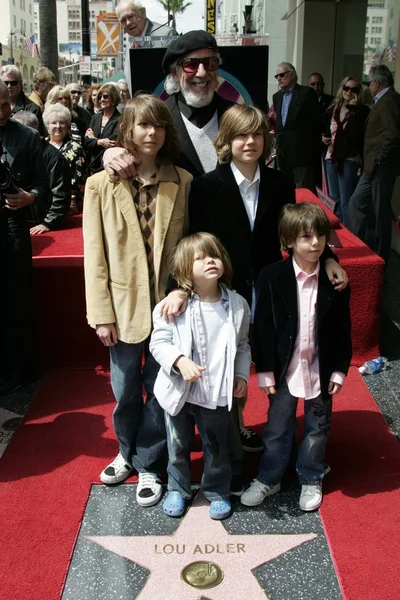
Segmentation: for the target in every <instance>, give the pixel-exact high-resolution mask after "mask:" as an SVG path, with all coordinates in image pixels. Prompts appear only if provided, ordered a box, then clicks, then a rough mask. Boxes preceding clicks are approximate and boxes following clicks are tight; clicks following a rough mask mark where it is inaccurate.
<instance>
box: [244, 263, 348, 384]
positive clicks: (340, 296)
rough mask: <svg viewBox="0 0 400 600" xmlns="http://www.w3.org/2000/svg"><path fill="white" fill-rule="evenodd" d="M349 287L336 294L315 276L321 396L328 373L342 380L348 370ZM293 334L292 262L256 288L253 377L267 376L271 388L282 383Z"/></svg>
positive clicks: (266, 272)
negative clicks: (338, 373)
mask: <svg viewBox="0 0 400 600" xmlns="http://www.w3.org/2000/svg"><path fill="white" fill-rule="evenodd" d="M349 300H350V287H349V286H347V287H346V289H345V290H343V291H341V292H336V291H335V290H334V288H333V286H332V284H331V283H330V281H329V279H328V277H327V275H326V272H325V269H324V268H322V265H321V269H320V271H319V278H318V297H317V311H316V312H317V323H316V327H317V331H316V337H317V342H318V355H319V369H320V382H321V391H322V392H324V393H327V391H328V385H329V379H330V376H331V375H332V373H333V372H334V371H341V372H342V373H345V374H347V371H348V369H349V366H350V360H351V354H352V346H351V321H350V307H349ZM297 333H298V304H297V282H296V276H295V273H294V269H293V263H292V258H291V257H289V258H288V259H286V260H284V261H280V262H279V263H276V264H274V265H269V266H267V267H265V269H263V270H262V272H261V274H260V277H259V278H258V281H257V285H256V310H255V316H254V354H253V356H254V360H255V363H256V371H257V373H264V372H268V371H273V372H274V375H275V380H276V384H277V385H279V384H280V383H282V381H283V380H284V377H285V375H286V371H287V369H288V366H289V362H290V359H291V358H292V355H293V349H294V344H295V341H296V338H297Z"/></svg>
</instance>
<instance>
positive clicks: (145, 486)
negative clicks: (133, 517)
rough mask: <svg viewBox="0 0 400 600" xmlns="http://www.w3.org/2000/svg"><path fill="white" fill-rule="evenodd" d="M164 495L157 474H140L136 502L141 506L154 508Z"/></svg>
mask: <svg viewBox="0 0 400 600" xmlns="http://www.w3.org/2000/svg"><path fill="white" fill-rule="evenodd" d="M161 494H162V485H161V480H160V478H159V476H158V475H157V474H156V473H139V481H138V486H137V489H136V500H137V503H138V504H139V506H154V504H157V502H158V501H159V499H160V498H161Z"/></svg>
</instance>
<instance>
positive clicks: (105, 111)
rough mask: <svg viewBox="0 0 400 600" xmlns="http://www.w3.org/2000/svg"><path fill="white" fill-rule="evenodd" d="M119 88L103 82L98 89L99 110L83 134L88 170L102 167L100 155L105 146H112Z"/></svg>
mask: <svg viewBox="0 0 400 600" xmlns="http://www.w3.org/2000/svg"><path fill="white" fill-rule="evenodd" d="M119 102H120V96H119V90H118V88H117V86H115V85H114V84H113V83H105V84H104V85H102V86H101V88H100V89H99V93H98V96H97V103H98V105H99V108H100V111H99V112H98V113H96V114H95V115H93V117H92V119H91V121H90V126H89V129H88V130H87V131H86V134H85V150H86V152H87V154H88V162H89V170H90V172H91V173H92V174H93V173H97V172H98V171H101V170H102V169H103V164H102V156H103V153H104V151H105V149H106V148H114V147H115V145H116V139H117V135H118V124H119V120H120V117H121V114H120V112H119V111H118V110H117V106H118V104H119Z"/></svg>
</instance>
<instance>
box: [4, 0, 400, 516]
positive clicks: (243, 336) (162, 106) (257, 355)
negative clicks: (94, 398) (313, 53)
mask: <svg viewBox="0 0 400 600" xmlns="http://www.w3.org/2000/svg"><path fill="white" fill-rule="evenodd" d="M118 14H119V17H120V19H121V23H122V25H123V26H124V28H125V29H126V31H128V32H130V29H131V30H132V31H133V28H134V26H135V27H136V28H137V27H138V26H139V25H138V24H140V25H141V27H142V28H141V32H143V31H145V30H146V27H149V23H151V22H149V21H148V19H147V18H146V13H145V9H144V8H143V7H141V6H139V5H138V3H137V2H136V3H135V5H133V6H132V2H130V1H128V0H122V2H121V3H120V5H119V11H118ZM154 25H157V24H154V23H151V26H152V27H154ZM141 34H142V33H139V34H138V33H137V32H136V29H135V32H134V33H132V35H141ZM221 61H222V57H221V53H220V50H219V48H218V46H217V44H216V41H215V38H214V37H213V36H212V35H210V34H208V33H206V32H205V31H191V32H188V33H186V34H184V35H182V36H180V37H178V38H176V39H174V40H173V41H170V43H168V46H167V49H166V52H165V55H164V58H163V61H162V68H163V71H164V73H165V75H166V79H165V89H166V92H167V93H168V96H169V97H168V99H167V100H166V101H165V102H164V101H162V100H160V99H159V98H156V97H155V96H153V95H151V94H149V93H143V92H142V93H138V94H136V95H135V96H134V97H133V98H132V99H129V95H130V94H129V90H128V86H127V82H126V81H121V82H119V83H118V85H115V84H112V83H105V84H103V85H101V86H99V85H97V84H95V85H93V86H91V88H89V89H88V90H87V92H86V102H85V104H86V107H87V108H86V107H85V106H82V103H81V102H80V100H81V96H82V90H81V88H80V86H79V85H78V84H76V83H71V84H69V85H68V86H67V87H62V86H58V85H55V81H54V76H53V74H52V73H51V72H50V71H48V70H47V69H42V70H41V69H39V71H38V73H37V74H36V75H35V86H34V87H35V89H34V92H33V93H32V94H31V96H30V98H27V97H26V96H25V94H24V92H23V87H22V78H21V74H20V72H19V71H18V69H16V68H15V67H13V66H7V67H3V69H2V71H1V81H0V141H1V142H2V145H3V148H4V149H5V155H4V156H5V159H6V161H7V163H8V164H9V165H10V167H11V169H12V171H13V174H14V180H13V183H12V186H11V188H8V189H6V190H3V191H2V194H1V196H2V206H1V210H0V227H1V229H2V236H1V244H2V253H1V260H2V262H3V263H4V264H3V265H2V266H3V267H4V271H3V272H4V273H5V274H6V277H5V280H4V281H3V285H5V290H7V293H5V294H2V295H1V302H2V303H3V305H4V306H3V308H4V310H5V311H7V312H6V314H7V315H9V314H10V315H11V318H10V319H9V320H8V322H7V325H6V327H8V328H9V331H10V334H11V331H12V335H10V338H12V339H13V343H12V345H13V348H12V349H11V351H9V350H10V349H9V348H8V349H7V350H8V352H7V356H6V355H4V356H1V362H0V368H1V372H0V375H1V383H0V393H1V392H3V393H4V392H7V391H10V390H13V389H16V387H17V386H18V385H20V384H21V383H24V382H25V381H27V380H29V378H30V377H32V374H33V371H34V369H35V364H34V361H33V358H32V348H31V346H32V340H33V333H32V334H30V333H29V327H27V319H29V311H27V310H25V309H26V305H27V304H29V303H31V304H32V302H31V300H32V292H31V288H30V282H31V276H32V265H31V247H30V235H29V232H30V233H31V234H39V233H44V232H45V231H49V230H51V229H53V228H56V227H60V226H61V224H62V220H63V218H64V217H65V215H66V214H67V213H68V212H72V213H74V212H77V211H80V210H83V233H84V266H85V285H86V302H87V319H88V323H89V325H90V326H91V327H93V328H94V329H95V331H96V334H97V336H98V338H99V340H100V342H101V343H103V344H104V346H106V347H108V348H109V352H110V364H111V385H112V389H113V393H114V396H115V399H116V406H115V409H114V412H113V425H114V430H115V435H116V437H117V440H118V454H117V456H116V458H115V459H114V460H113V461H112V462H111V463H110V464H109V465H107V466H106V467H105V469H104V470H103V471H102V473H101V474H100V479H101V481H102V482H103V483H105V484H109V485H113V484H117V483H120V482H122V481H124V480H125V479H127V477H129V476H130V474H131V473H132V472H133V471H134V470H135V471H137V473H138V475H139V480H138V486H137V493H136V498H137V502H138V503H139V504H140V505H141V506H144V507H146V506H152V505H154V504H156V503H157V502H158V501H159V500H160V498H161V495H162V485H161V474H162V473H163V472H164V471H165V470H166V471H167V473H168V489H169V493H168V495H167V497H166V499H165V501H164V505H163V509H164V512H165V514H166V515H169V516H180V515H182V514H183V512H184V510H185V506H186V502H187V500H188V499H189V498H190V497H191V486H190V451H191V447H192V441H193V436H194V425H195V424H196V425H197V427H198V430H199V433H200V436H201V439H202V444H203V452H204V463H205V466H204V474H203V478H202V483H201V487H202V490H203V492H204V494H205V496H206V497H207V498H208V499H209V500H210V516H211V517H212V518H214V519H223V518H225V517H226V516H228V515H229V514H230V513H231V503H230V500H229V498H230V496H231V495H232V494H233V495H237V496H240V497H241V501H242V503H243V504H244V505H247V506H255V505H258V504H260V503H262V502H263V500H264V499H265V498H266V497H267V496H269V495H271V494H274V493H276V492H278V491H279V490H280V482H281V479H282V476H283V473H284V471H285V469H286V467H287V466H288V464H289V460H290V457H291V456H292V455H293V452H294V451H295V450H297V459H296V471H297V474H298V478H299V481H300V484H301V495H300V501H299V502H300V508H301V509H302V510H305V511H310V510H315V509H316V508H318V507H319V506H320V504H321V502H322V481H323V478H324V475H325V473H326V465H325V449H326V441H327V436H328V433H329V429H330V416H331V410H332V396H334V395H335V394H337V393H338V392H339V391H340V389H341V387H342V386H343V384H344V381H345V377H346V374H347V370H348V367H349V364H350V359H351V337H350V314H349V293H350V292H349V286H348V281H347V275H346V273H345V271H344V270H343V269H342V268H341V267H340V265H339V264H338V261H337V257H336V256H335V254H334V253H333V251H332V250H331V248H330V247H329V245H328V241H329V222H328V219H327V217H326V215H325V213H324V211H323V210H322V209H320V208H319V207H318V206H317V205H315V204H313V203H302V204H299V205H296V203H295V188H296V187H307V188H309V189H310V190H312V191H315V186H316V185H317V184H318V183H320V177H321V171H320V166H321V163H322V161H323V163H324V165H325V167H326V177H327V182H328V189H329V192H330V195H331V196H332V198H333V199H334V200H335V201H336V212H337V215H338V217H339V218H340V219H341V220H342V221H343V222H344V223H345V224H346V226H347V227H349V228H350V229H352V230H353V231H355V232H356V233H357V235H359V237H360V238H361V239H364V240H365V241H366V242H367V243H368V244H369V245H370V246H371V248H373V249H375V250H376V251H377V252H378V253H379V254H380V255H381V256H383V258H384V259H385V260H387V259H388V248H390V242H389V247H388V246H387V241H388V237H389V236H388V235H387V231H388V223H389V226H390V196H391V192H392V190H393V186H394V179H395V176H396V174H397V169H398V166H399V158H400V95H399V94H397V92H395V91H394V89H393V77H392V75H391V73H390V72H389V71H388V69H387V68H386V67H384V66H377V67H373V68H372V69H371V72H370V91H371V95H372V97H373V98H375V100H376V102H375V103H374V105H373V106H372V107H371V109H370V107H368V106H367V105H366V104H365V102H364V96H363V93H362V86H361V83H360V81H359V80H358V79H357V78H356V77H355V76H350V75H349V76H347V77H345V78H344V79H343V81H342V82H341V84H340V86H339V89H338V92H337V95H336V97H335V98H332V97H328V96H327V95H326V94H324V82H323V78H322V76H321V75H320V74H318V73H313V74H312V75H310V78H309V82H308V85H307V86H302V85H299V84H298V82H297V73H296V70H295V68H294V66H293V65H291V64H290V63H287V62H283V63H281V64H279V65H278V67H277V71H276V75H275V77H276V79H277V82H278V84H279V88H280V89H279V91H278V92H277V93H276V94H274V97H273V106H272V107H271V110H270V111H269V116H268V117H267V116H266V115H265V114H264V113H263V112H262V111H260V110H259V109H258V108H256V107H253V106H248V105H241V104H233V103H232V102H229V101H227V100H225V99H224V98H222V97H221V96H220V95H219V94H218V93H217V92H216V88H217V83H218V81H217V69H218V67H219V65H220V64H221ZM27 126H28V127H27ZM271 129H273V130H274V134H275V139H274V140H273V139H272V136H271V133H270V131H271ZM35 130H36V131H35ZM16 139H18V140H21V143H18V149H17V150H16V151H15V147H16V144H15V140H16ZM273 146H274V148H275V152H276V167H277V168H269V167H268V166H267V164H266V163H267V161H268V159H269V158H270V156H271V153H272V148H273ZM27 153H29V159H28V155H27ZM4 232H7V235H3V233H4ZM384 236H385V239H384ZM282 249H284V250H285V251H287V252H288V254H289V257H288V258H287V259H285V260H282V254H281V250H282ZM6 263H7V264H6ZM22 280H23V284H22ZM232 288H233V289H234V290H236V291H235V292H234V291H232ZM21 289H23V290H24V293H23V294H22V296H21V293H20V290H21ZM17 290H18V292H17ZM17 296H18V298H19V303H20V304H18V303H17V302H16V297H17ZM22 307H23V310H21V308H22ZM21 313H23V315H22V314H21ZM32 323H33V320H32V319H31V320H30V329H32ZM317 324H318V326H317ZM15 331H17V332H19V334H18V335H17V336H16V335H15ZM216 339H218V344H216V343H215V340H216ZM21 349H24V357H25V360H24V361H21V358H20V356H21V352H22V350H21ZM25 350H26V352H25ZM251 360H253V362H254V363H255V367H256V372H257V374H258V385H259V387H260V388H261V390H262V391H263V392H265V393H266V394H267V395H268V396H269V410H268V421H267V425H266V426H265V429H264V432H263V435H262V439H261V438H260V437H259V436H258V435H257V434H256V433H255V432H254V431H252V430H251V429H249V428H248V427H246V425H245V422H244V418H243V410H244V406H245V402H246V399H247V383H248V379H249V371H250V364H251ZM143 391H144V392H145V394H146V402H144V401H143ZM299 398H304V399H305V432H304V440H303V441H302V443H301V444H300V446H299V448H298V449H296V442H295V419H296V407H297V402H298V399H299ZM244 451H250V452H254V451H262V452H263V454H262V458H261V462H260V470H259V473H258V475H257V477H256V478H255V479H254V480H253V482H252V483H251V484H250V487H248V489H246V490H245V488H244V479H243V458H244V454H243V453H244Z"/></svg>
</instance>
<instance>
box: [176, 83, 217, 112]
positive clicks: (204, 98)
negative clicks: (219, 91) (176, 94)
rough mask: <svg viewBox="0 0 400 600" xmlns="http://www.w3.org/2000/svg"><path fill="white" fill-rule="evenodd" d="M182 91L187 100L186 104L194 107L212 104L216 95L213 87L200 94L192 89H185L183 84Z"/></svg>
mask: <svg viewBox="0 0 400 600" xmlns="http://www.w3.org/2000/svg"><path fill="white" fill-rule="evenodd" d="M181 92H182V95H183V97H184V98H185V100H186V104H187V105H188V106H193V107H194V108H202V107H203V106H208V105H209V104H211V102H212V99H213V97H214V90H213V89H211V90H210V91H209V92H207V94H201V95H200V96H199V95H198V94H195V93H193V92H192V91H190V90H185V89H184V88H183V87H182V86H181Z"/></svg>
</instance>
